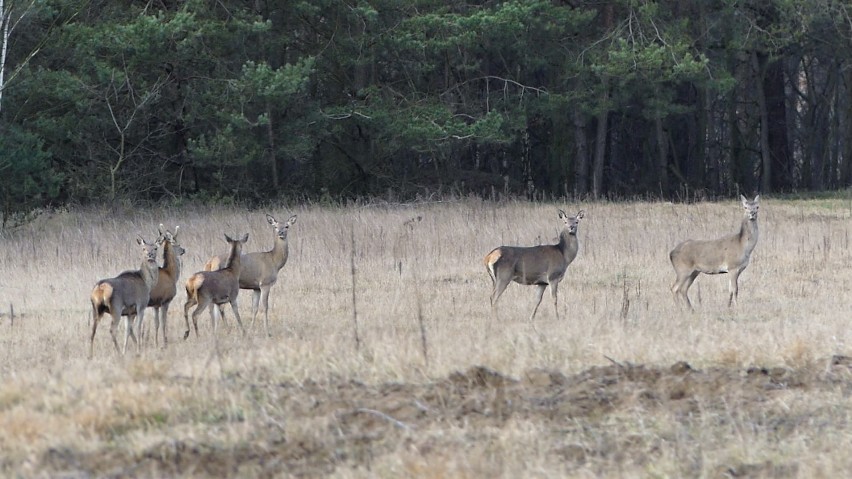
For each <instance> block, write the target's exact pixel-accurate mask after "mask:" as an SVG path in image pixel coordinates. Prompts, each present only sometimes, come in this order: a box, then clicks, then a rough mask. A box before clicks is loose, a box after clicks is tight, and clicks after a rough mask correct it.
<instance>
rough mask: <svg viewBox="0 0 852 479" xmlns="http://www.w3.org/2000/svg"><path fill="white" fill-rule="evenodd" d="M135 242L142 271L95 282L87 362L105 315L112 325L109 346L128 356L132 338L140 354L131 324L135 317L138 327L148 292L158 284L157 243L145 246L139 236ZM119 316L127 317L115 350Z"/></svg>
mask: <svg viewBox="0 0 852 479" xmlns="http://www.w3.org/2000/svg"><path fill="white" fill-rule="evenodd" d="M136 242H137V243H138V244H139V245H140V246H141V247H142V267H141V268H139V269H138V270H133V271H124V272H123V273H121V274H119V275H118V276H116V277H115V278H108V279H102V280H100V281H98V283H97V284H96V285H95V287H94V289H93V290H92V294H91V301H92V336H91V338H90V339H89V358H90V359H91V357H92V355H93V353H94V347H95V346H94V345H95V332H96V331H97V329H98V321H99V320H100V319H101V316H103V314H104V313H109V315H110V316H112V324H111V325H110V328H109V333H110V335H112V343H113V345H114V346H115V350H116V352H120V353H121V354H122V355H123V354H125V353H126V352H127V339H128V338H133V342H134V343H136V350H137V352H138V351H139V341H137V340H136V336H135V335H134V334H133V324H134V322H135V318H136V316H139V323H140V324H141V323H142V319H143V318H144V314H145V307H147V306H148V299H149V297H150V294H151V289H152V288H153V287H154V286H155V285H156V284H157V280H158V273H157V269H158V267H157V243H156V242H155V243H148V242H147V241H145V240H144V239H143V238H142V237H141V236H139V237H138V238H137V239H136ZM122 316H127V323H126V328H125V332H124V347H123V349H122V350H121V351H119V349H118V341H117V340H116V338H115V328H116V327H117V326H118V323H119V322H120V321H121V317H122Z"/></svg>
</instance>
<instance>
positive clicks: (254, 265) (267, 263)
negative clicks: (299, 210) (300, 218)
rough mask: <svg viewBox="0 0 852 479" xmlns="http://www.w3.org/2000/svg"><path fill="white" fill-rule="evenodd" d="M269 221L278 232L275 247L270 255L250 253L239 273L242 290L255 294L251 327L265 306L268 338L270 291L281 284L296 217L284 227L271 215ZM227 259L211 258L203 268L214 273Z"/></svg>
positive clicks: (221, 309) (221, 257)
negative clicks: (282, 271)
mask: <svg viewBox="0 0 852 479" xmlns="http://www.w3.org/2000/svg"><path fill="white" fill-rule="evenodd" d="M266 221H267V222H268V223H269V224H270V225H271V226H272V230H273V231H274V232H275V244H274V245H273V247H272V250H270V251H259V252H255V253H247V254H244V255H243V256H242V270H241V271H240V289H250V290H252V298H251V316H252V317H251V327H252V328H253V327H254V321H255V319H257V310H258V304H259V303H263V319H264V323H265V324H266V334H267V335H269V290H270V289H271V288H272V286H274V285H275V282H276V281H278V272H279V271H281V268H283V267H284V265H285V264H287V259H288V258H289V256H290V248H289V241H288V240H287V232H288V231H289V230H290V226H293V223H295V222H296V215H293V216H291V217H290V218H289V219H288V220H287V221H286V222H285V223H279V222H278V221H277V220H276V219H275V218H274V217H273V216H272V215H269V214H267V215H266ZM227 256H228V255H219V256H214V257H212V258H210V260H208V261H207V263H206V264H205V265H204V270H205V271H215V270H216V269H218V268H219V266H220V265H221V264H224V262H225V259H226V258H227ZM220 312H221V313H222V315H223V317H224V308H220Z"/></svg>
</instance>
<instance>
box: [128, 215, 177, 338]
mask: <svg viewBox="0 0 852 479" xmlns="http://www.w3.org/2000/svg"><path fill="white" fill-rule="evenodd" d="M179 230H180V226H175V231H174V233H172V232H171V231H169V230H167V229H166V228H165V227H164V226H163V224H162V223H160V226H159V228H158V232H159V233H160V236H159V237H158V238H157V244H159V245H161V246H162V247H163V266H161V267H160V268H159V274H158V279H157V284H156V286H154V289H152V290H151V295H150V298H149V299H148V307H149V308H154V344H155V345H156V346H157V347H159V346H160V343H159V338H160V317H161V316H162V318H163V347H164V348H165V347H167V346H168V344H169V337H168V334H167V333H166V324H167V320H168V317H169V305H170V304H171V303H172V300H173V299H174V297H175V295H176V294H177V282H178V278H179V277H180V257H181V256H183V255H184V253H186V250H185V249H184V248H183V246H181V245H180V243H178V240H177V237H178V231H179ZM142 336H143V332H142V325H141V324H140V325H139V337H140V339H141V338H142Z"/></svg>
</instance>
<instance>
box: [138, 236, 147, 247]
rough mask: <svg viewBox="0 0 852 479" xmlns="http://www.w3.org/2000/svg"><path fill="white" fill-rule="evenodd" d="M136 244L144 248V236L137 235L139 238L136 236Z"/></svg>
mask: <svg viewBox="0 0 852 479" xmlns="http://www.w3.org/2000/svg"><path fill="white" fill-rule="evenodd" d="M136 243H137V244H138V245H139V246H142V245H144V244H145V240H144V239H143V238H142V235H137V236H136Z"/></svg>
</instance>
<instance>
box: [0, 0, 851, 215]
mask: <svg viewBox="0 0 852 479" xmlns="http://www.w3.org/2000/svg"><path fill="white" fill-rule="evenodd" d="M4 22H6V23H5V24H8V25H9V26H10V27H11V28H9V29H8V30H5V29H4V31H5V32H6V33H5V34H4V35H3V38H2V40H3V45H4V46H5V47H8V48H7V50H6V52H7V53H6V55H5V57H4V58H5V65H4V68H3V74H4V75H3V78H2V79H0V82H3V89H2V97H0V191H2V194H0V196H2V198H0V200H2V202H3V211H4V212H5V213H6V214H8V213H9V212H14V211H20V210H25V209H27V208H32V207H36V206H42V205H45V204H50V203H65V202H88V201H115V200H121V201H131V202H136V201H160V200H168V199H171V198H191V199H201V200H204V201H208V200H209V201H217V200H219V199H222V200H237V201H247V202H253V201H264V200H268V199H274V198H282V197H288V198H306V199H310V198H313V199H319V198H328V199H337V198H352V197H367V196H382V197H387V196H389V195H390V196H392V197H395V198H400V199H404V198H410V197H413V196H415V195H423V194H430V193H434V192H441V193H451V194H470V193H473V194H477V195H483V196H486V197H490V196H492V195H494V194H497V195H503V194H510V195H527V196H532V197H539V198H542V197H543V198H550V197H564V196H567V197H587V196H588V197H593V198H600V197H610V198H618V197H631V196H641V197H662V198H690V197H694V196H698V197H717V196H730V195H734V194H736V193H738V192H744V193H749V194H750V193H753V192H758V191H759V192H762V193H773V192H785V191H794V190H827V189H839V188H845V187H847V186H849V185H850V183H852V141H850V138H852V31H850V25H852V6H850V4H849V3H848V1H847V0H801V1H793V0H660V1H650V0H612V1H608V0H593V1H583V0H550V1H535V0H507V1H500V2H496V1H458V0H452V1H446V0H444V1H439V0H412V1H410V2H400V1H397V0H371V1H359V0H309V1H287V2H277V1H271V0H242V1H240V0H184V1H177V0H150V1H149V0H144V1H142V0H134V1H129V0H121V1H115V0H113V1H106V0H91V1H83V0H40V1H36V2H32V0H6V1H5V11H4ZM5 24H4V25H5Z"/></svg>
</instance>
